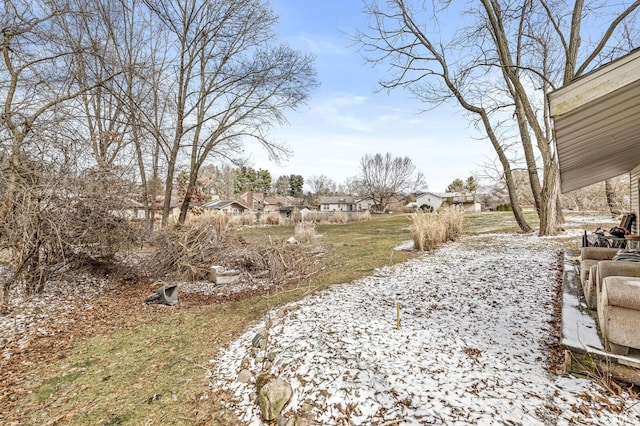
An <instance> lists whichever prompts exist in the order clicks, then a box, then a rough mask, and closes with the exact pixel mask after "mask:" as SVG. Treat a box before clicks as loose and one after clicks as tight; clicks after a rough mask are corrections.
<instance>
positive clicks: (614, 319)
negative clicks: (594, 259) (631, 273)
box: [598, 276, 640, 355]
mask: <svg viewBox="0 0 640 426" xmlns="http://www.w3.org/2000/svg"><path fill="white" fill-rule="evenodd" d="M600 287H601V288H600V291H599V293H598V323H599V325H600V331H601V333H602V337H603V339H604V342H605V347H606V348H607V350H609V351H611V352H612V353H614V354H618V355H627V354H628V351H629V348H637V349H640V279H638V278H632V277H622V276H608V277H605V278H604V279H603V282H602V283H601V285H600Z"/></svg>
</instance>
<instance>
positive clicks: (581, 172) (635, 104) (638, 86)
mask: <svg viewBox="0 0 640 426" xmlns="http://www.w3.org/2000/svg"><path fill="white" fill-rule="evenodd" d="M549 103H550V110H551V116H552V118H553V121H554V130H555V138H556V145H557V150H558V160H559V162H560V184H561V190H562V192H568V191H572V190H574V189H578V188H582V187H584V186H587V185H591V184H593V183H597V182H601V181H603V180H605V179H609V178H612V177H615V176H619V175H622V174H624V173H628V172H629V171H631V170H632V169H634V168H635V167H637V166H638V165H640V49H636V50H634V51H633V52H631V53H629V54H628V55H626V56H624V57H622V58H620V59H617V60H615V61H613V62H611V63H609V64H607V65H605V66H603V67H601V68H598V69H596V70H594V71H592V72H590V73H589V74H586V75H584V76H583V77H581V78H578V79H576V80H575V81H573V82H571V83H569V84H568V85H566V86H564V87H562V88H560V89H558V90H556V91H554V92H552V93H550V94H549Z"/></svg>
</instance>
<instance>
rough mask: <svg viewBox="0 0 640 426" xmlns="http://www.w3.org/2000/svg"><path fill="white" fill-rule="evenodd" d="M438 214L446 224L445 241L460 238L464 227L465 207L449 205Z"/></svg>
mask: <svg viewBox="0 0 640 426" xmlns="http://www.w3.org/2000/svg"><path fill="white" fill-rule="evenodd" d="M438 216H439V217H440V219H441V221H442V222H443V223H444V226H445V230H446V236H445V241H455V240H457V239H458V238H460V236H461V235H462V233H463V227H464V209H463V208H462V207H460V206H449V207H446V208H444V209H442V211H440V212H438Z"/></svg>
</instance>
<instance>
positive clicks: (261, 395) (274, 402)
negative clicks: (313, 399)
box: [258, 379, 293, 422]
mask: <svg viewBox="0 0 640 426" xmlns="http://www.w3.org/2000/svg"><path fill="white" fill-rule="evenodd" d="M292 395H293V389H291V385H290V384H289V383H287V382H286V381H284V380H282V379H272V380H269V381H268V382H267V383H265V384H264V386H262V388H261V389H260V391H259V392H258V406H259V407H260V413H261V414H262V418H263V419H264V420H265V421H268V422H270V421H273V420H276V419H277V418H278V417H280V413H281V412H282V409H283V408H284V406H285V405H287V403H288V402H289V400H290V399H291V396H292Z"/></svg>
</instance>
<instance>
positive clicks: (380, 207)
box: [358, 153, 426, 212]
mask: <svg viewBox="0 0 640 426" xmlns="http://www.w3.org/2000/svg"><path fill="white" fill-rule="evenodd" d="M425 185H426V183H425V181H424V176H423V175H422V173H420V172H418V171H417V170H416V166H415V165H414V164H413V161H411V159H410V158H409V157H404V158H403V157H396V158H393V156H392V155H391V153H387V154H385V155H382V154H375V155H370V154H367V155H365V156H364V157H362V158H361V159H360V175H359V176H358V188H359V189H360V196H361V197H363V198H369V199H371V200H372V201H373V203H374V205H375V208H376V210H377V211H380V212H384V211H386V209H387V206H388V205H389V203H390V202H391V201H392V199H393V198H394V197H396V196H398V195H401V194H402V193H409V192H415V191H416V190H419V189H421V188H423V187H424V186H425Z"/></svg>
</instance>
